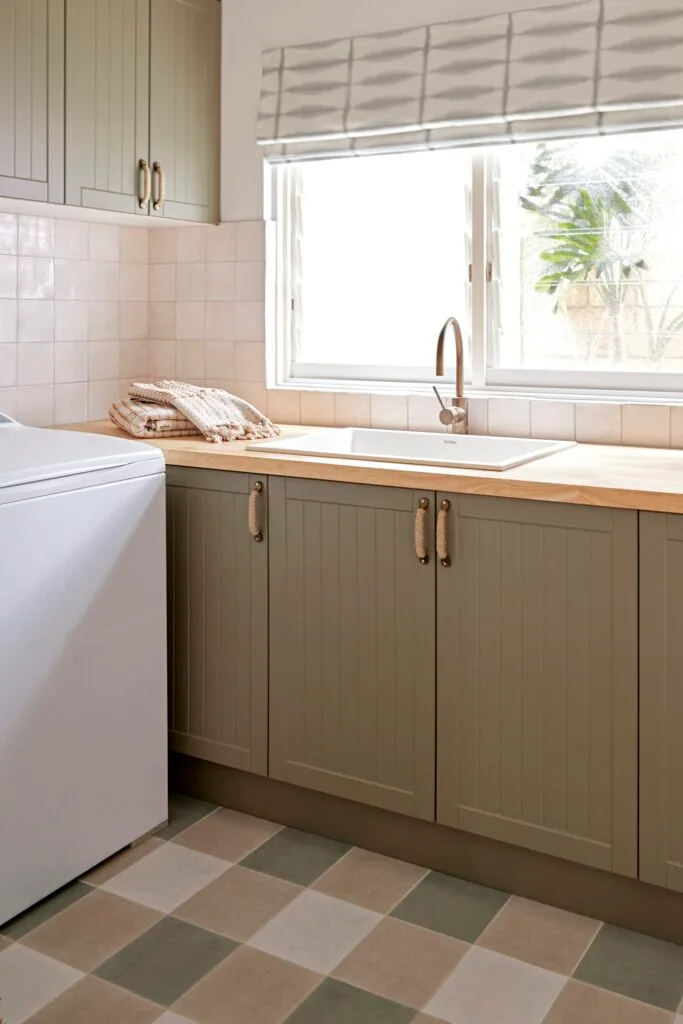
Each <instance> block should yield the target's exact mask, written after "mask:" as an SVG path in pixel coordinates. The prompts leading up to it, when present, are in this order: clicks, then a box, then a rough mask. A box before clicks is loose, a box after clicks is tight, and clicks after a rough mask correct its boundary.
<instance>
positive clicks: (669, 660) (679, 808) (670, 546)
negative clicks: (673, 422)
mask: <svg viewBox="0 0 683 1024" xmlns="http://www.w3.org/2000/svg"><path fill="white" fill-rule="evenodd" d="M681 722H683V516H681V515H665V514H662V513H657V512H641V513H640V877H641V878H642V880H643V881H644V882H651V883H652V884H653V885H664V886H666V887H667V888H669V889H677V890H678V891H679V892H683V787H682V786H681V780H682V779H683V744H682V743H681Z"/></svg>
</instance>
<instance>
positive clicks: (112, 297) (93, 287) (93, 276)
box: [88, 225, 120, 302]
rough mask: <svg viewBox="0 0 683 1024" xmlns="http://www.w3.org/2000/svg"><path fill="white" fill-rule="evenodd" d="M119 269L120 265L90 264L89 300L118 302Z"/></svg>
mask: <svg viewBox="0 0 683 1024" xmlns="http://www.w3.org/2000/svg"><path fill="white" fill-rule="evenodd" d="M91 226H92V225H91ZM119 269H120V264H119V263H106V262H104V261H102V262H101V263H98V262H93V261H91V262H90V263H88V298H89V299H92V300H98V301H100V302H105V301H111V302H118V300H119Z"/></svg>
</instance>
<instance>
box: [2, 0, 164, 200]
mask: <svg viewBox="0 0 683 1024" xmlns="http://www.w3.org/2000/svg"><path fill="white" fill-rule="evenodd" d="M21 2H23V0H21ZM148 159H149V0H66V202H67V203H68V204H69V205H71V206H86V207H90V208H91V209H96V210H112V211H115V212H118V213H141V214H145V215H146V214H147V213H148V208H147V206H145V207H144V208H143V209H141V208H140V204H139V199H138V196H139V195H143V194H144V174H142V173H141V172H140V170H139V161H140V160H145V161H147V160H148Z"/></svg>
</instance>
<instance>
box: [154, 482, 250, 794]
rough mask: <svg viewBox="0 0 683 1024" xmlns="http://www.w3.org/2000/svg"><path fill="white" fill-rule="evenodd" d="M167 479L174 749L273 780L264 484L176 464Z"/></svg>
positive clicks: (171, 727) (171, 703)
mask: <svg viewBox="0 0 683 1024" xmlns="http://www.w3.org/2000/svg"><path fill="white" fill-rule="evenodd" d="M167 480H168V488H167V521H168V529H167V540H168V610H169V631H168V632H169V675H170V686H169V726H170V746H171V749H172V750H177V751H180V752H181V753H184V754H191V755H193V756H194V757H200V758H203V759H205V760H208V761H214V762H216V763H217V764H224V765H229V766H231V767H233V768H242V769H244V770H246V771H251V772H256V773H258V774H261V775H265V773H266V769H267V756H268V750H267V729H268V706H267V702H268V531H267V525H266V515H267V509H266V494H267V486H266V481H265V480H263V481H260V480H258V479H257V478H256V477H250V476H248V475H247V474H246V473H224V472H222V471H220V470H218V471H216V470H206V469H180V468H177V467H172V466H171V467H169V468H168V471H167ZM259 484H260V485H261V489H260V490H259V489H258V485H259ZM250 502H251V503H252V504H253V506H254V508H253V511H254V513H255V515H256V526H258V527H259V528H260V529H261V531H262V540H261V541H260V542H257V541H255V540H254V537H253V536H252V534H251V533H250V517H249V505H250Z"/></svg>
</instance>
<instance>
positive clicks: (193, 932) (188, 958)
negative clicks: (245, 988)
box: [94, 917, 238, 1006]
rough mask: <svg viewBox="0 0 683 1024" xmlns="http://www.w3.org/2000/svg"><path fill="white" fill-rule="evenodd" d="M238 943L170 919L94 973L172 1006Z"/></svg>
mask: <svg viewBox="0 0 683 1024" xmlns="http://www.w3.org/2000/svg"><path fill="white" fill-rule="evenodd" d="M237 946H238V943H237V942H232V940H230V939H225V938H223V936H222V935H214V934H213V932H207V931H204V929H203V928H197V927H195V925H192V924H186V923H185V922H184V921H177V920H176V919H175V918H173V917H166V918H164V919H163V920H162V921H159V923H158V924H155V925H154V927H153V928H150V929H149V931H147V932H145V933H144V934H143V935H141V936H140V938H138V939H136V940H135V941H134V942H131V943H130V945H129V946H126V947H125V949H122V950H121V952H120V953H116V954H115V955H114V956H112V957H110V958H109V960H106V961H105V962H104V963H103V964H102V965H101V966H100V967H98V969H97V971H95V972H94V973H95V974H97V976H98V977H100V978H104V980H105V981H111V982H113V983H114V984H115V985H119V986H120V987H121V988H126V989H128V990H129V991H130V992H135V994H136V995H138V996H143V997H144V998H145V999H151V1000H152V1002H154V1003H160V1004H161V1005H162V1006H170V1005H171V1003H174V1002H175V1001H176V999H179V998H180V996H181V995H183V993H184V992H187V990H188V988H190V987H191V986H192V985H194V984H196V982H198V981H199V980H200V978H203V977H204V975H205V974H208V972H209V971H210V970H212V969H213V968H214V967H216V965H217V964H219V963H221V961H222V960H224V959H225V958H226V957H227V956H228V955H229V954H230V953H232V951H233V949H236V947H237Z"/></svg>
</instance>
